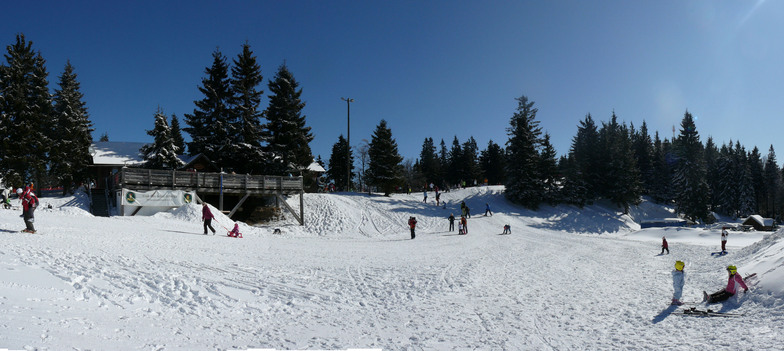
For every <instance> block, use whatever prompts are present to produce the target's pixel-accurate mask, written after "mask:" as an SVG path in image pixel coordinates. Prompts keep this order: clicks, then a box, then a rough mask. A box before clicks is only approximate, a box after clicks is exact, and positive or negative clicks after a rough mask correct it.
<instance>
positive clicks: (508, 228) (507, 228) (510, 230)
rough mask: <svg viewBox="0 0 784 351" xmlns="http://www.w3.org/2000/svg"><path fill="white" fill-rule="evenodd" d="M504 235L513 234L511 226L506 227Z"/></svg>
mask: <svg viewBox="0 0 784 351" xmlns="http://www.w3.org/2000/svg"><path fill="white" fill-rule="evenodd" d="M504 234H512V227H511V226H510V225H508V224H505V225H504Z"/></svg>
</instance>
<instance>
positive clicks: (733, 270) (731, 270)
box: [727, 265, 738, 274]
mask: <svg viewBox="0 0 784 351" xmlns="http://www.w3.org/2000/svg"><path fill="white" fill-rule="evenodd" d="M727 271H728V272H730V274H735V273H737V272H738V267H735V266H734V265H729V266H727Z"/></svg>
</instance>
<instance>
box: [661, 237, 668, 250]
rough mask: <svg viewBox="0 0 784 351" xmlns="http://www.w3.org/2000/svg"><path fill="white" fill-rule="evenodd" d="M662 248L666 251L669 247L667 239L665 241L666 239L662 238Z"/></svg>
mask: <svg viewBox="0 0 784 351" xmlns="http://www.w3.org/2000/svg"><path fill="white" fill-rule="evenodd" d="M662 247H663V248H665V249H666V248H667V247H668V246H667V239H665V238H662Z"/></svg>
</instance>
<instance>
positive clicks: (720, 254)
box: [711, 251, 728, 256]
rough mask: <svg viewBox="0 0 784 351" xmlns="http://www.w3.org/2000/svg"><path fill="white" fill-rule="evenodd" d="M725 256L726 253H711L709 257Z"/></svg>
mask: <svg viewBox="0 0 784 351" xmlns="http://www.w3.org/2000/svg"><path fill="white" fill-rule="evenodd" d="M726 254H728V252H727V251H718V252H711V256H724V255H726Z"/></svg>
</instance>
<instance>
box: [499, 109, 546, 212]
mask: <svg viewBox="0 0 784 351" xmlns="http://www.w3.org/2000/svg"><path fill="white" fill-rule="evenodd" d="M516 100H517V102H518V106H517V111H516V112H515V113H514V115H512V118H511V120H510V122H509V124H510V127H509V128H508V129H507V133H508V135H509V140H508V141H507V142H506V151H507V172H506V175H507V179H506V192H505V195H506V198H507V199H509V200H510V201H512V202H514V203H518V204H521V205H523V206H525V207H527V208H529V209H533V210H535V209H537V208H538V207H539V204H540V202H541V201H542V198H543V196H544V186H543V184H542V177H541V170H540V169H539V165H540V163H541V161H540V155H539V152H538V148H539V146H540V145H541V139H540V136H541V134H542V130H541V128H540V127H539V121H537V120H536V113H537V111H538V110H537V109H536V108H534V107H533V106H534V103H533V101H531V102H529V101H528V98H527V97H526V96H521V97H519V98H517V99H516Z"/></svg>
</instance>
